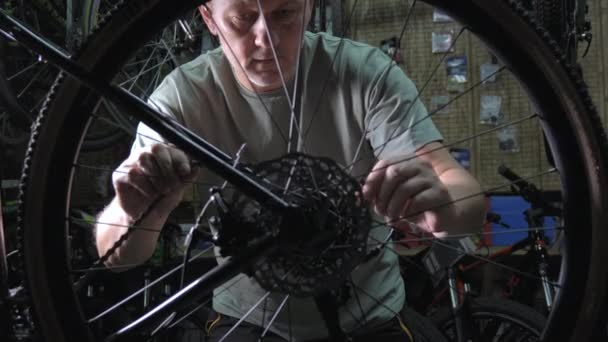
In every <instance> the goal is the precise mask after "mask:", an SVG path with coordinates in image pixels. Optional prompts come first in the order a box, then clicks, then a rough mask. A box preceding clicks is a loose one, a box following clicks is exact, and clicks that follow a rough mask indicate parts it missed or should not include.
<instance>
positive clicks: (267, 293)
mask: <svg viewBox="0 0 608 342" xmlns="http://www.w3.org/2000/svg"><path fill="white" fill-rule="evenodd" d="M269 295H270V292H266V294H265V295H264V296H262V298H260V300H258V301H257V302H256V303H255V304H254V305H253V307H252V308H251V309H249V311H247V312H246V313H245V314H244V315H243V317H241V318H240V319H239V321H238V322H236V324H235V325H234V326H233V327H232V328H230V330H228V332H226V334H225V335H224V336H223V337H222V338H221V339H220V340H219V342H223V341H224V340H225V339H226V338H227V337H228V336H229V335H230V334H232V332H234V330H236V328H238V327H239V326H240V325H241V324H242V323H243V321H244V320H245V319H246V318H247V317H249V315H251V314H252V313H253V311H255V309H256V308H257V307H258V306H260V304H262V302H263V301H265V300H266V298H268V296H269Z"/></svg>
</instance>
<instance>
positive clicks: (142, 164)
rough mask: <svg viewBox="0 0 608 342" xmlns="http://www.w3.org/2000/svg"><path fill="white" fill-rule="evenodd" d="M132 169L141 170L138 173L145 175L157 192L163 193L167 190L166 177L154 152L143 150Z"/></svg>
mask: <svg viewBox="0 0 608 342" xmlns="http://www.w3.org/2000/svg"><path fill="white" fill-rule="evenodd" d="M132 169H137V170H139V172H138V173H141V174H142V175H145V176H146V177H147V178H148V180H149V181H150V183H151V184H152V185H153V186H154V188H155V189H156V191H157V192H159V193H163V192H165V191H166V188H167V186H166V181H165V177H164V176H163V175H162V172H161V171H160V169H159V165H158V163H157V162H156V157H155V156H154V155H153V154H152V152H142V153H141V154H140V155H139V157H138V159H137V164H136V166H134V167H133V168H132Z"/></svg>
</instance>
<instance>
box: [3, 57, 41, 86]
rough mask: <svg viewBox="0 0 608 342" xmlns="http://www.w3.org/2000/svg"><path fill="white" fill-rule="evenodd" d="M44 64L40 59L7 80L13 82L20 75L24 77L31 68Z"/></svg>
mask: <svg viewBox="0 0 608 342" xmlns="http://www.w3.org/2000/svg"><path fill="white" fill-rule="evenodd" d="M40 63H42V61H41V60H40V59H39V60H37V61H36V62H34V63H32V64H30V65H28V66H27V67H25V68H23V69H21V70H19V72H17V73H16V74H14V75H12V76H9V77H7V78H6V80H7V81H12V80H13V79H14V78H16V77H19V75H22V74H23V73H25V72H27V71H28V70H30V69H31V68H33V67H35V66H36V65H38V64H40Z"/></svg>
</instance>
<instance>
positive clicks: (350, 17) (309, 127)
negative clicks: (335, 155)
mask: <svg viewBox="0 0 608 342" xmlns="http://www.w3.org/2000/svg"><path fill="white" fill-rule="evenodd" d="M354 1H355V2H354V3H353V6H352V7H351V11H350V14H349V18H348V22H347V23H346V24H345V25H344V26H345V27H348V26H350V24H351V22H352V20H353V16H354V14H355V9H356V8H357V4H358V2H359V0H354ZM345 32H346V30H345ZM343 46H344V37H340V43H339V44H338V48H337V51H336V54H335V55H334V56H333V58H332V60H331V64H330V65H329V68H328V73H329V71H331V70H333V68H334V65H335V62H336V60H337V58H338V56H339V55H340V54H341V53H342V47H343ZM328 84H329V77H326V78H325V81H324V82H323V87H322V88H321V96H320V98H322V97H323V94H324V93H325V90H326V89H327V85H328ZM320 107H321V101H320V100H319V101H317V105H316V106H315V110H314V111H313V114H312V116H311V118H310V123H309V124H308V128H306V131H305V133H304V138H303V141H306V139H307V137H308V133H309V132H310V129H311V127H312V124H313V122H314V119H315V117H316V116H317V113H318V112H319V109H320Z"/></svg>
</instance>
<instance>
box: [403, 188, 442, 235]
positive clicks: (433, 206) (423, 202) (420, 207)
mask: <svg viewBox="0 0 608 342" xmlns="http://www.w3.org/2000/svg"><path fill="white" fill-rule="evenodd" d="M437 198H438V194H437V191H436V190H435V189H433V188H429V189H426V190H424V191H422V192H420V193H418V194H417V195H416V196H414V197H412V200H411V203H410V205H409V207H408V208H407V209H406V210H405V211H404V212H403V213H402V214H401V216H402V217H404V218H406V219H408V220H412V221H415V222H416V223H418V224H419V226H420V227H422V228H423V229H425V230H426V231H428V232H431V233H432V232H434V231H436V230H437V229H438V227H436V222H429V221H428V220H427V218H428V217H432V216H433V215H430V216H429V215H426V214H427V212H429V211H437V210H439V209H440V206H441V205H442V204H441V203H437ZM422 216H424V217H425V219H424V222H422V220H421V219H422Z"/></svg>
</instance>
